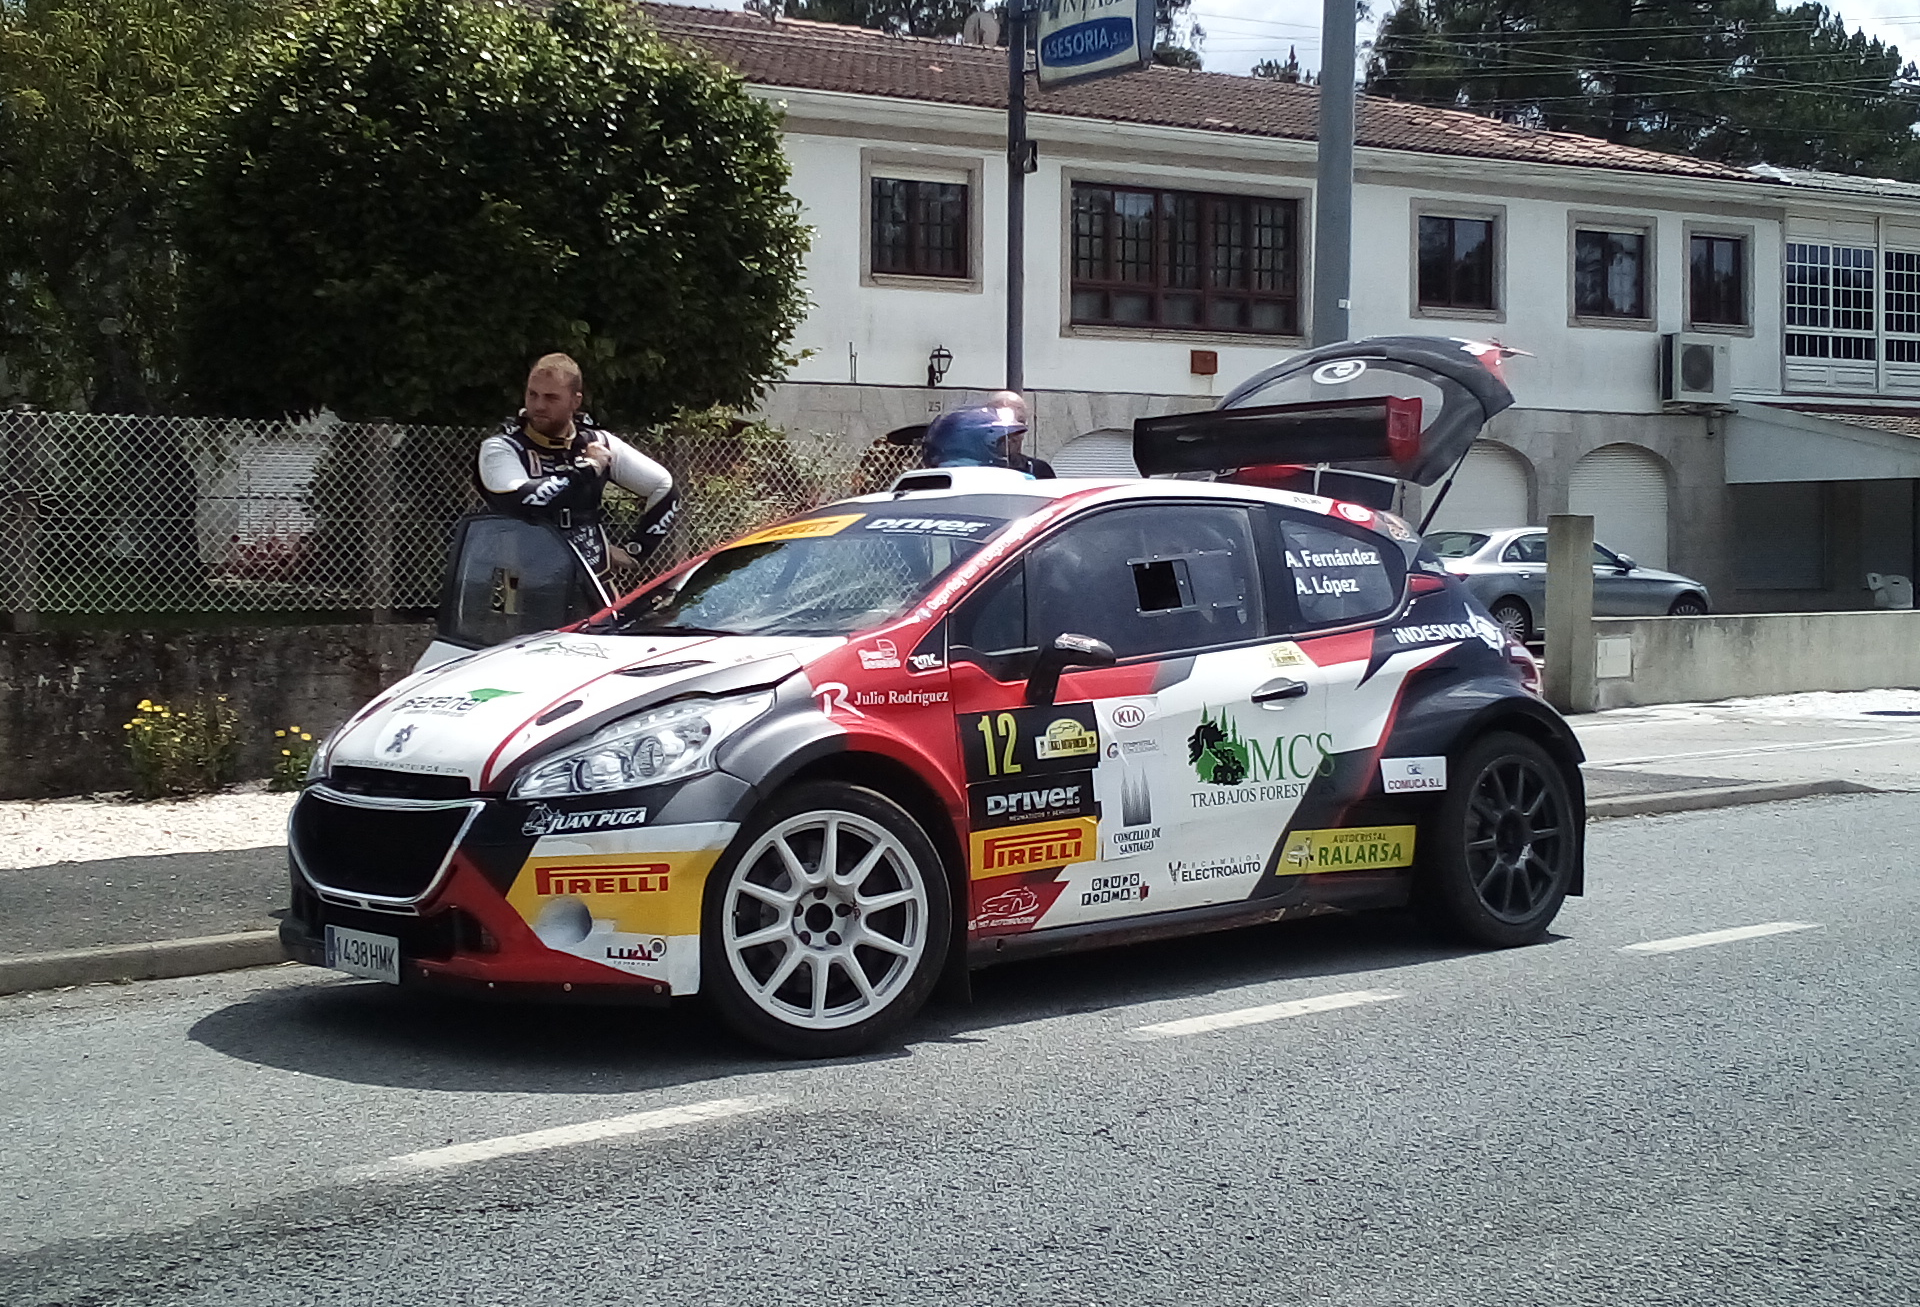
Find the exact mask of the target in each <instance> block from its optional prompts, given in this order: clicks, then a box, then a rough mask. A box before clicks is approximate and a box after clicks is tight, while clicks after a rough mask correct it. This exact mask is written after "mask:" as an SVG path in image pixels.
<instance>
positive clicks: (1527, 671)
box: [1507, 637, 1540, 694]
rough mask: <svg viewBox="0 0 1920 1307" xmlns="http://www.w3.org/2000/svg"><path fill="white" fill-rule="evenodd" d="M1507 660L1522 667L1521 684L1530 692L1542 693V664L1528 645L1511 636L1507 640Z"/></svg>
mask: <svg viewBox="0 0 1920 1307" xmlns="http://www.w3.org/2000/svg"><path fill="white" fill-rule="evenodd" d="M1507 661H1508V662H1510V663H1512V664H1513V665H1514V666H1515V667H1518V668H1519V669H1520V684H1521V686H1522V687H1523V688H1524V689H1525V690H1526V692H1527V693H1528V694H1539V693H1540V664H1539V663H1538V662H1536V661H1535V660H1534V657H1533V654H1532V652H1531V651H1530V650H1528V648H1527V646H1525V645H1524V644H1521V643H1520V642H1519V641H1518V640H1515V639H1513V638H1511V637H1509V638H1508V640H1507Z"/></svg>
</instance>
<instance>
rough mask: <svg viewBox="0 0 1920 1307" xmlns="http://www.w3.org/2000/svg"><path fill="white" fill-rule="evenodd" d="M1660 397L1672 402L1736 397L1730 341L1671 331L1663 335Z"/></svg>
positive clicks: (1708, 401)
mask: <svg viewBox="0 0 1920 1307" xmlns="http://www.w3.org/2000/svg"><path fill="white" fill-rule="evenodd" d="M1660 398H1661V400H1662V401H1663V402H1665V403H1668V404H1725V403H1727V402H1729V401H1730V400H1731V399H1732V398H1733V377H1732V369H1731V366H1730V363H1729V360H1728V357H1727V342H1726V341H1725V340H1722V339H1721V338H1720V337H1718V336H1689V335H1686V334H1684V333H1681V332H1670V333H1668V334H1667V335H1664V336H1662V337H1660Z"/></svg>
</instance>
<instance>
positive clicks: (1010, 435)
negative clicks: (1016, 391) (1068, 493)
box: [920, 404, 1053, 477]
mask: <svg viewBox="0 0 1920 1307" xmlns="http://www.w3.org/2000/svg"><path fill="white" fill-rule="evenodd" d="M1026 430H1027V424H1026V421H1025V419H1024V418H1023V417H1022V416H1021V414H1020V413H1019V411H1018V410H1017V409H1015V408H1014V407H1013V406H1012V405H1010V404H981V405H976V406H974V407H970V408H958V409H954V410H953V411H952V412H950V413H942V414H941V415H940V416H939V417H937V418H935V419H934V420H933V421H932V422H931V423H929V424H928V426H927V433H926V435H925V436H924V437H922V439H921V442H920V450H921V464H922V466H925V467H1007V468H1013V469H1014V470H1015V471H1019V472H1025V473H1026V474H1027V475H1028V476H1031V477H1050V476H1052V475H1053V469H1052V468H1051V467H1049V466H1047V464H1046V463H1044V462H1042V461H1041V460H1039V459H1033V458H1028V457H1027V456H1026V455H1025V454H1023V453H1021V452H1020V437H1021V436H1023V435H1025V434H1026Z"/></svg>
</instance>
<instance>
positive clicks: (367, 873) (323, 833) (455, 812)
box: [288, 790, 468, 899]
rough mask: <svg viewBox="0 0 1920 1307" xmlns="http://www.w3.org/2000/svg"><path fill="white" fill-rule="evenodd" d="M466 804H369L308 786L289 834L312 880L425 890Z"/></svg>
mask: <svg viewBox="0 0 1920 1307" xmlns="http://www.w3.org/2000/svg"><path fill="white" fill-rule="evenodd" d="M467 813H468V809H467V808H465V807H457V808H369V807H361V806H359V805H357V804H352V803H347V802H344V801H342V800H340V799H335V798H330V797H328V796H327V794H326V793H325V791H322V790H308V791H307V792H306V793H305V794H303V795H301V796H300V802H299V803H297V804H295V805H294V808H293V820H292V822H291V823H290V825H289V828H288V833H289V837H290V838H291V840H292V842H293V853H294V856H295V857H297V858H298V859H299V860H300V865H301V867H303V868H304V869H305V870H306V873H307V875H308V876H310V877H311V878H312V879H313V880H314V881H315V883H317V884H319V885H321V886H323V887H324V888H327V889H333V890H339V891H341V892H343V893H347V894H371V895H378V896H380V897H383V898H394V899H413V898H418V897H419V896H420V895H421V894H424V893H425V892H426V890H427V887H428V886H429V885H430V884H432V883H433V878H434V875H435V874H436V873H437V872H438V871H439V870H440V867H441V865H442V864H443V863H445V862H446V860H447V854H448V853H449V852H451V851H452V849H453V843H454V841H455V840H456V839H458V838H459V836H460V828H461V827H462V826H464V825H465V824H466V820H467Z"/></svg>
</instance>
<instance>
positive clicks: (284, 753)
mask: <svg viewBox="0 0 1920 1307" xmlns="http://www.w3.org/2000/svg"><path fill="white" fill-rule="evenodd" d="M280 756H281V757H282V758H291V757H293V750H292V749H282V750H280Z"/></svg>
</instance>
